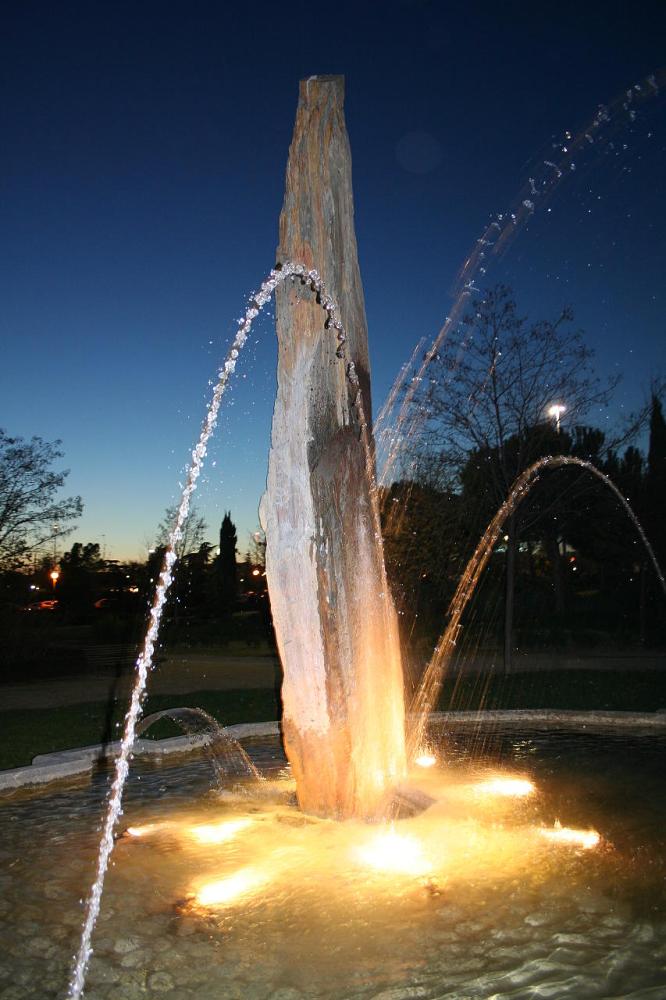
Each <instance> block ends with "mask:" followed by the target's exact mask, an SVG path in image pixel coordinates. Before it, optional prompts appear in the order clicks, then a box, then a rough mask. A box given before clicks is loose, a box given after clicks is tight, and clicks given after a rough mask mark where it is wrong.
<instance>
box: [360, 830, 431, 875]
mask: <svg viewBox="0 0 666 1000" xmlns="http://www.w3.org/2000/svg"><path fill="white" fill-rule="evenodd" d="M355 853H356V857H357V858H358V859H359V860H360V861H362V862H363V864H365V865H367V866H368V867H370V868H376V869H377V870H378V871H383V872H394V873H395V874H398V875H427V874H428V873H429V872H430V871H431V870H432V865H431V864H430V862H429V861H428V859H427V858H426V857H425V856H424V854H423V848H422V847H421V844H420V843H419V841H418V840H416V838H415V837H409V836H405V835H404V834H399V833H396V831H395V830H394V829H393V827H391V829H390V830H385V831H383V832H382V833H378V834H377V835H376V836H375V837H373V839H372V840H371V841H370V842H369V843H367V844H365V845H364V846H363V847H358V848H357V849H356V852H355Z"/></svg>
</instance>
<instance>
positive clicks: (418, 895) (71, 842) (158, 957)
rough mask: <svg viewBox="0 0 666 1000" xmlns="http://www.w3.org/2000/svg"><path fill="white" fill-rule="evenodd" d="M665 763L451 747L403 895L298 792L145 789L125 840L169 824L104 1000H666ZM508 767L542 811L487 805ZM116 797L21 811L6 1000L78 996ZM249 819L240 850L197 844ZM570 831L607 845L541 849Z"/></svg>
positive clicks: (147, 779)
mask: <svg viewBox="0 0 666 1000" xmlns="http://www.w3.org/2000/svg"><path fill="white" fill-rule="evenodd" d="M435 732H440V733H441V731H435ZM246 746H247V745H246ZM665 749H666V739H664V738H660V737H655V736H652V735H651V736H647V737H643V738H635V737H631V736H627V735H623V736H608V735H603V736H595V735H591V734H581V733H579V732H569V733H558V734H552V733H548V732H539V731H537V730H531V731H529V732H528V731H527V730H525V729H521V731H520V734H516V733H510V732H507V733H503V732H502V731H501V730H498V731H495V732H494V733H492V734H487V735H486V736H484V737H479V736H478V735H474V736H473V735H472V734H471V733H470V731H469V729H464V728H462V727H461V728H458V729H455V728H454V729H450V730H448V731H447V732H446V736H445V738H444V739H443V741H442V745H441V747H440V750H439V752H438V756H439V759H440V766H441V762H442V761H443V762H444V764H445V766H446V768H447V774H448V775H449V777H448V779H447V781H446V782H445V783H442V777H441V771H439V772H438V769H437V768H434V769H428V770H427V771H426V772H424V773H423V774H420V775H419V778H418V780H419V783H420V785H421V787H422V788H423V789H424V790H430V791H431V792H433V793H434V795H435V797H439V798H440V799H441V801H440V802H438V804H437V805H435V806H434V807H433V808H432V809H431V810H429V812H428V814H426V816H421V817H416V818H415V819H413V820H406V821H398V822H397V823H396V824H395V827H394V831H393V832H394V834H395V841H396V843H397V845H398V849H399V847H400V839H399V838H400V837H403V836H404V837H405V838H406V839H405V841H404V843H405V844H408V843H410V842H411V847H410V850H413V849H414V847H413V845H414V838H416V841H417V842H418V844H419V845H420V847H419V850H421V849H422V851H423V856H424V857H425V858H426V860H427V864H426V863H424V864H423V865H421V863H420V860H419V859H420V857H421V856H420V854H419V853H418V851H417V854H416V856H417V860H419V864H418V865H416V864H415V865H413V866H412V870H410V865H408V864H406V863H404V864H403V865H402V866H400V865H398V870H397V871H396V870H393V871H392V873H391V874H390V875H388V874H387V871H386V870H385V869H383V868H382V864H383V858H381V857H380V862H381V864H379V865H374V864H366V863H364V862H363V860H362V859H363V857H364V855H363V848H364V847H366V848H367V847H368V845H370V848H372V840H373V838H375V837H376V836H377V835H378V831H377V829H376V828H373V827H359V826H357V825H355V824H342V825H338V824H333V823H329V822H320V821H312V820H310V819H308V818H306V817H303V816H301V815H300V814H299V813H298V812H296V811H295V810H294V808H293V806H291V805H290V803H289V788H288V786H287V783H284V782H282V783H280V784H279V785H278V786H277V791H276V794H275V800H276V801H275V804H274V805H270V804H269V803H268V802H267V801H266V799H265V798H264V799H262V798H258V799H252V798H247V797H244V796H243V795H242V794H241V795H237V796H235V797H233V796H232V797H227V798H226V799H223V800H216V799H214V798H211V797H207V792H208V789H209V788H210V785H211V771H210V768H209V766H208V765H207V764H206V763H205V762H195V763H189V764H186V765H181V766H177V767H166V768H161V769H152V770H151V769H146V768H143V769H142V770H141V771H138V770H137V771H136V772H134V773H133V774H132V777H131V780H130V784H129V788H128V796H127V800H126V808H125V816H124V818H123V827H127V826H130V825H140V824H145V823H160V822H166V821H168V822H166V825H165V827H164V829H163V830H162V831H161V832H158V833H157V834H155V835H154V836H153V835H151V836H148V837H146V838H140V842H137V841H135V842H133V843H132V842H130V840H129V838H128V839H124V840H123V841H122V842H121V843H120V844H118V848H117V852H116V854H115V866H114V868H113V870H112V872H111V874H110V876H109V881H108V887H107V892H106V894H105V897H104V901H103V906H102V916H101V921H100V925H99V928H98V931H97V934H96V938H95V942H94V944H95V952H94V956H95V957H94V958H93V963H92V966H91V973H90V986H89V989H88V990H87V991H86V996H87V997H88V998H93V1000H95V998H97V1000H101V998H105V1000H107V998H108V1000H122V998H124V997H128V998H131V997H132V996H136V997H139V996H144V997H145V996H146V995H148V996H151V995H154V996H158V995H160V996H166V997H167V998H171V1000H175V998H176V997H178V998H182V1000H189V998H194V997H197V998H199V997H203V998H204V1000H205V998H207V997H209V998H211V1000H212V998H213V997H215V998H219V997H234V996H238V997H240V996H243V997H246V996H249V997H257V998H263V997H266V998H267V1000H268V998H269V997H271V996H274V995H275V994H276V992H277V991H278V990H279V989H284V990H291V991H292V992H291V993H290V994H285V997H287V996H288V997H290V998H291V1000H298V997H299V996H304V997H310V996H312V997H322V998H324V997H325V998H329V997H330V998H331V1000H333V998H335V1000H341V998H342V997H374V996H376V995H377V994H378V993H380V992H381V991H382V990H387V989H390V988H393V987H400V988H406V987H411V988H414V989H415V990H416V991H417V994H415V995H418V996H423V997H433V998H434V997H438V998H443V997H448V998H449V1000H454V998H455V1000H461V998H462V997H479V998H487V997H490V996H496V997H498V998H500V997H507V998H508V997H511V998H522V997H525V998H527V997H534V996H539V997H547V996H550V997H571V998H576V1000H578V998H586V997H629V996H631V997H643V996H644V997H646V998H647V997H648V996H652V997H656V996H666V975H665V974H664V972H663V969H664V966H665V965H666V879H665V875H666V865H665V853H664V840H665V836H666V835H665V834H664V830H666V822H665V821H666V795H665V794H664V792H665V791H666V788H665V787H664V786H665V785H666V780H665V779H664V777H663V776H662V771H663V767H662V766H661V761H660V758H661V760H663V752H664V750H665ZM251 754H252V757H253V759H255V761H257V763H258V765H259V767H260V769H262V770H266V769H268V770H269V771H270V772H271V774H272V775H273V776H277V771H278V769H279V768H280V767H282V766H283V764H284V761H283V760H282V758H281V756H280V752H279V750H278V748H277V747H276V744H275V743H274V742H273V741H253V743H252V744H251ZM489 767H492V768H494V769H495V770H497V769H498V768H501V769H502V770H503V772H505V773H507V772H508V773H509V774H511V775H519V776H521V777H528V778H529V779H530V780H532V781H533V782H534V783H535V785H536V786H537V792H536V794H535V795H534V796H527V797H520V798H519V799H516V800H511V799H505V798H502V801H501V804H500V805H498V804H497V801H496V800H493V801H489V800H488V799H484V798H483V797H482V796H479V795H478V794H477V795H476V796H474V795H471V793H470V787H472V786H474V783H475V782H477V783H478V780H479V779H480V778H482V777H486V778H487V775H488V768H489ZM106 785H107V775H105V774H99V775H97V776H96V778H95V779H94V782H93V784H92V786H88V787H84V788H79V789H71V790H68V791H61V792H59V793H57V794H53V795H50V796H37V797H32V798H25V799H23V800H19V799H7V800H0V801H1V805H2V807H1V808H0V858H1V860H2V876H1V879H2V889H3V891H2V897H1V900H0V919H1V920H2V926H0V936H2V939H3V941H4V942H5V955H4V957H3V959H2V962H1V963H0V977H4V978H0V998H2V997H5V996H6V997H8V998H9V997H11V998H12V1000H17V998H22V997H26V998H28V997H35V998H43V1000H47V998H49V997H56V996H62V995H63V993H64V992H65V988H66V983H67V977H68V973H69V965H70V961H71V954H72V952H73V950H74V948H75V946H76V941H77V938H78V931H79V927H80V922H81V915H82V907H81V905H80V903H79V900H80V897H81V895H82V893H83V892H85V891H86V887H87V885H88V884H89V881H90V872H91V868H92V865H93V863H94V855H95V849H96V845H97V838H98V826H99V822H100V816H101V806H102V801H103V798H104V794H105V791H106ZM272 788H273V790H274V791H275V790H276V785H275V784H273V785H272ZM435 793H436V794H435ZM267 794H269V795H270V789H269V791H268V793H267ZM241 819H242V820H243V821H244V823H243V824H240V825H238V828H237V833H236V834H235V835H230V836H229V837H226V835H225V838H223V842H222V843H214V842H207V841H206V840H205V838H204V841H203V842H200V840H198V839H197V838H196V837H193V836H189V837H188V836H183V835H182V831H184V830H187V829H189V827H191V826H193V825H194V826H197V825H199V826H201V825H205V826H209V827H211V826H214V825H215V824H220V823H223V822H226V821H233V822H236V823H238V821H239V820H241ZM557 820H559V821H560V822H561V823H562V824H563V825H565V826H574V827H580V828H582V829H589V828H590V827H594V828H596V829H597V830H599V831H600V833H601V834H602V837H603V838H604V845H603V846H602V847H601V848H600V849H597V850H593V851H585V850H581V849H571V848H570V847H568V848H565V847H562V846H558V847H557V848H555V847H553V846H552V845H551V844H549V843H546V841H545V840H544V838H538V837H534V838H533V839H530V837H529V836H528V835H527V831H530V830H531V831H533V830H535V829H537V828H538V827H539V825H540V824H544V823H545V824H547V825H551V824H554V823H555V822H556V821H557ZM241 827H243V828H242V829H241ZM179 831H180V832H179ZM390 839H391V837H390V836H389V840H390ZM213 840H214V838H213ZM359 846H360V847H361V852H360V855H359V853H358V848H359ZM355 851H356V853H355ZM359 857H360V859H361V860H358V859H359ZM366 857H367V856H366ZM355 859H356V860H355ZM404 860H405V859H404V858H403V861H404ZM401 867H402V870H401ZM242 872H243V873H246V875H244V876H243V877H239V873H242ZM216 878H217V879H218V881H220V882H222V883H224V884H223V886H222V890H221V891H222V893H223V896H224V903H223V905H220V906H217V907H215V906H213V907H212V908H208V907H203V908H202V907H199V906H198V905H197V902H196V896H195V894H196V892H197V890H198V889H199V888H200V887H201V886H202V885H206V884H209V883H210V882H211V881H213V880H214V879H216ZM225 879H226V880H229V879H231V880H233V879H235V881H231V882H229V881H227V882H225V881H224V880H225ZM244 879H247V881H244ZM236 890H239V895H238V898H237V899H233V898H229V897H230V895H231V897H233V893H234V892H235V891H236ZM646 990H650V991H651V992H645V991H646ZM654 991H656V992H654ZM660 991H661V992H660Z"/></svg>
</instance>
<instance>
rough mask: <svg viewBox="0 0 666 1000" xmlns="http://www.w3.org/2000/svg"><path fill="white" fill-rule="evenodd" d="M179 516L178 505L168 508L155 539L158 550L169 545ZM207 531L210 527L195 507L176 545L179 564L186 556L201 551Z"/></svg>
mask: <svg viewBox="0 0 666 1000" xmlns="http://www.w3.org/2000/svg"><path fill="white" fill-rule="evenodd" d="M177 514H178V506H177V505H176V504H174V505H173V506H171V507H167V509H166V510H165V511H164V517H163V518H162V520H161V522H160V524H159V527H158V529H157V537H156V539H155V547H156V548H163V547H164V546H166V545H168V544H169V538H170V536H171V532H172V531H173V527H174V525H175V523H176V517H177ZM207 530H208V525H207V524H206V520H205V518H204V517H202V516H201V515H200V514H199V512H198V511H197V509H196V508H195V507H191V508H190V512H189V514H188V515H187V518H186V519H185V523H184V524H183V528H182V533H181V537H180V540H179V541H178V542H177V544H176V556H177V557H178V561H179V562H180V561H181V560H182V559H183V558H184V557H185V556H189V555H191V554H192V553H193V552H198V551H199V549H200V548H201V546H202V544H203V541H204V537H205V534H206V531H207Z"/></svg>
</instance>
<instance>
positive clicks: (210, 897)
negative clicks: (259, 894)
mask: <svg viewBox="0 0 666 1000" xmlns="http://www.w3.org/2000/svg"><path fill="white" fill-rule="evenodd" d="M267 882H268V875H266V874H265V873H263V872H260V871H258V870H257V869H256V868H241V870H240V871H238V872H236V874H235V875H229V876H227V878H222V879H218V880H217V881H216V882H206V884H205V885H203V886H202V887H201V888H200V889H199V890H198V892H197V893H196V894H195V902H197V903H198V904H199V906H226V905H227V904H228V903H233V902H235V900H237V899H239V898H240V897H241V896H246V895H247V894H248V893H250V892H254V891H255V890H256V889H259V888H260V887H261V886H262V885H265V884H266V883H267Z"/></svg>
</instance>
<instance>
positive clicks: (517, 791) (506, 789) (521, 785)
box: [475, 777, 536, 797]
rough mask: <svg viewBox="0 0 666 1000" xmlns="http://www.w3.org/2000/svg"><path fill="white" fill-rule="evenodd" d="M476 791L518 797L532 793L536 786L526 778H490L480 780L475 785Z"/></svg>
mask: <svg viewBox="0 0 666 1000" xmlns="http://www.w3.org/2000/svg"><path fill="white" fill-rule="evenodd" d="M475 788H476V790H477V791H478V792H481V793H482V794H483V795H506V796H516V797H520V796H523V795H532V794H533V793H534V792H535V791H536V788H535V786H534V785H533V784H532V782H531V781H528V780H527V778H502V777H497V778H491V779H490V780H489V781H481V782H479V784H478V785H476V786H475Z"/></svg>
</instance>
